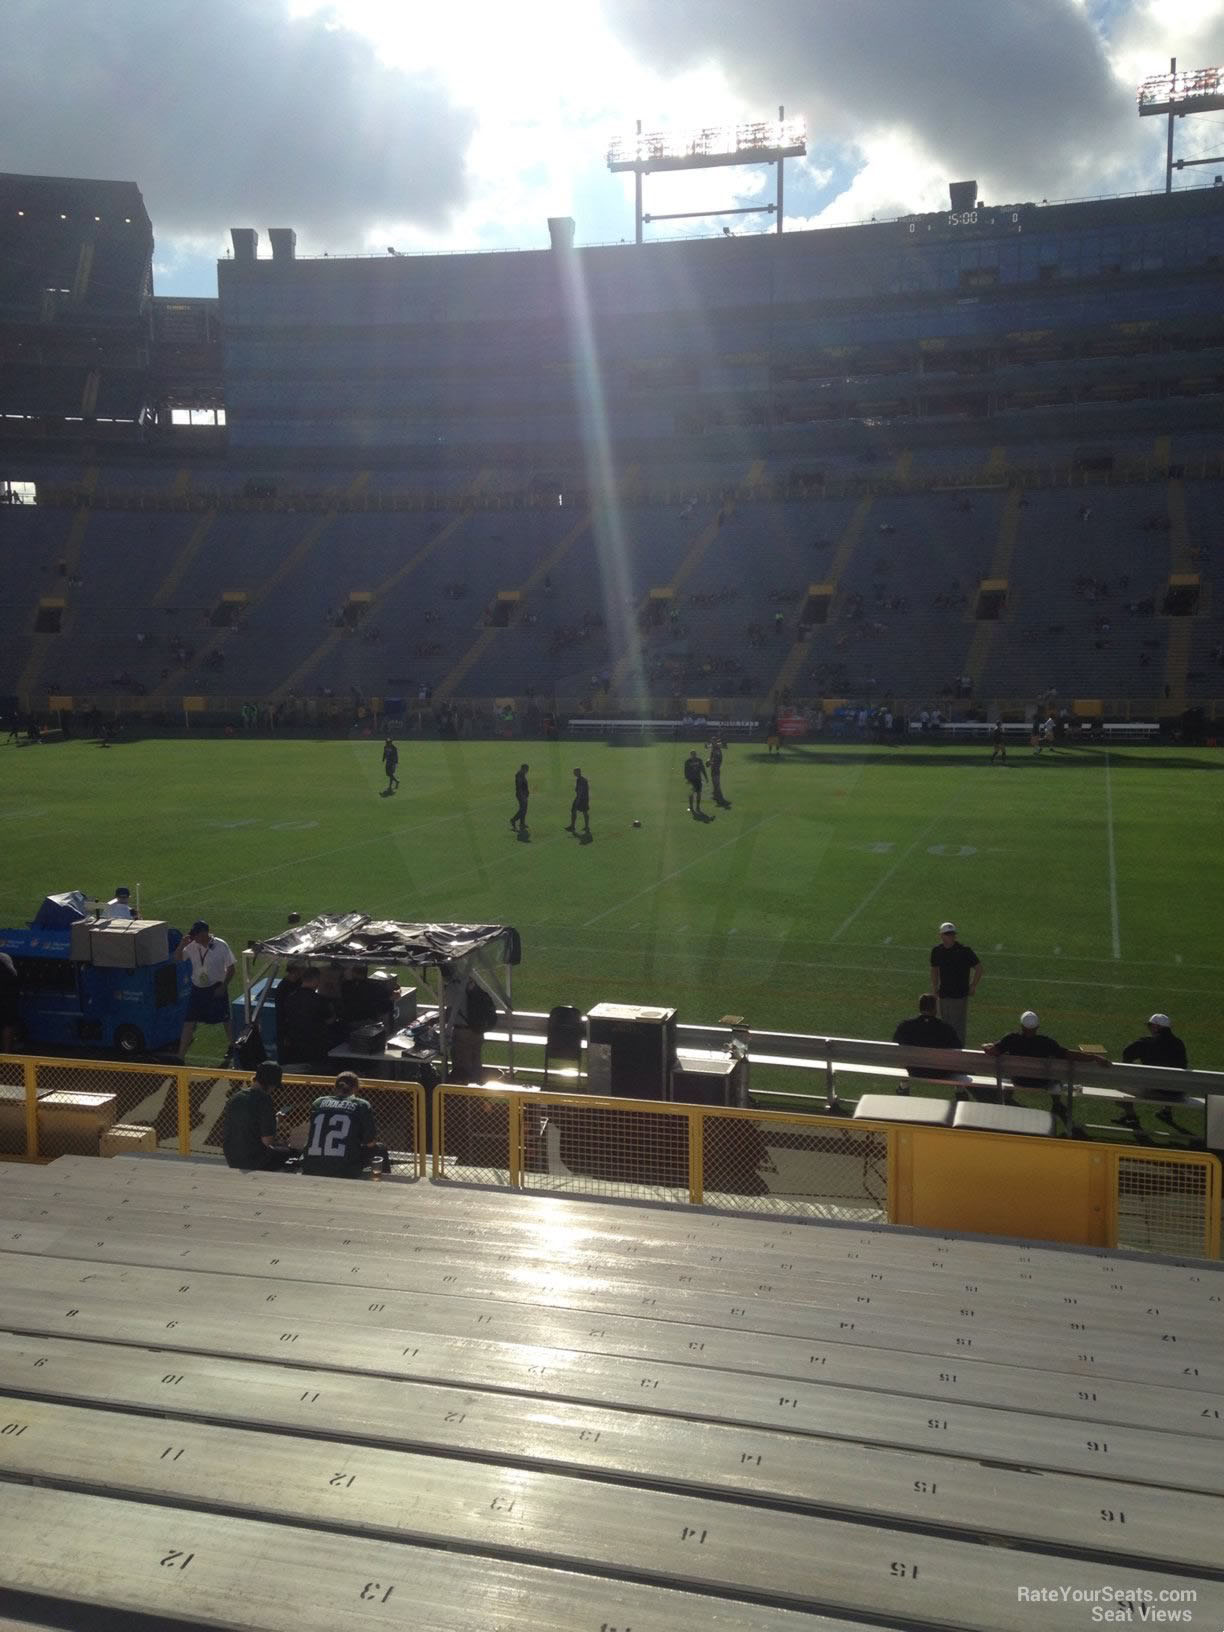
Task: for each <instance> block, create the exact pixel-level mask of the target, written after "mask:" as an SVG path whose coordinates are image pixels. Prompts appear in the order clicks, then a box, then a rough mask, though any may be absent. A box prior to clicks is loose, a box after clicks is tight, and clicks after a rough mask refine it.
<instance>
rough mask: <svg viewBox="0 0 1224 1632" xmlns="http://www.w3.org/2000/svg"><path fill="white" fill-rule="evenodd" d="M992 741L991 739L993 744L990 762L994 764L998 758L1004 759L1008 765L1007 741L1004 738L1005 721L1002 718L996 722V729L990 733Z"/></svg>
mask: <svg viewBox="0 0 1224 1632" xmlns="http://www.w3.org/2000/svg"><path fill="white" fill-rule="evenodd" d="M990 741H991V744H992V746H991V750H990V763H991V764H992V765H993V764H994V762H995V760H996V759H1001V760H1002V761H1003V763H1004V765H1006V764H1007V743H1006V742H1005V741H1004V739H1003V721H1002V720H999V721H997V722H996V724H995V728H994V730H993V731H992V732H991V733H990Z"/></svg>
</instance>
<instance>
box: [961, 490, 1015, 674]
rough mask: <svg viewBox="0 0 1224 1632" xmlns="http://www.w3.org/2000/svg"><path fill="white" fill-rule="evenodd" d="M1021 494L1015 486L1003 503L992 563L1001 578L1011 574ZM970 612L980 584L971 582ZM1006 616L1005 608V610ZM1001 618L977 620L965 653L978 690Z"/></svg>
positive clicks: (966, 665) (965, 668)
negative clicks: (990, 620) (987, 620)
mask: <svg viewBox="0 0 1224 1632" xmlns="http://www.w3.org/2000/svg"><path fill="white" fill-rule="evenodd" d="M1022 496H1023V495H1022V494H1021V491H1020V489H1019V488H1012V489H1011V491H1010V492H1009V493H1008V495H1007V498H1006V500H1005V501H1004V505H1003V514H1002V516H1001V518H1000V520H999V536H998V539H997V540H996V542H995V552H994V556H993V557H992V559H991V563H990V573H989V576H990V577H991V578H1000V579H1002V580H1004V582H1007V581H1009V580H1010V577H1011V565H1012V557H1013V556H1014V555H1015V553H1016V541H1017V539H1018V538H1019V536H1020V500H1021V498H1022ZM969 602H970V604H969V608H968V610H969V616H970V617H972V616H973V614H974V611H975V609H976V602H977V586H976V585H970V589H969ZM1004 617H1006V609H1005V611H1004ZM1001 621H1002V619H1000V620H998V621H992V622H986V621H981V622H978V623H977V624H976V625H975V627H974V631H973V637H972V639H971V640H970V642H969V651H968V654H967V655H966V657H965V662H964V666H963V667H962V669H961V671H960V672H961V673H962V674H964V675H967V676H968V678H969V680H970V682H971V683H972V686H973V689H974V691H975V692H977V691H978V689H979V688H980V686H981V683H982V675H983V672H984V670H985V668H986V659H987V657H988V656H989V655H990V648H991V646H992V645H993V643H994V637H995V633H996V631H997V630H998V628H999V623H1000V622H1001Z"/></svg>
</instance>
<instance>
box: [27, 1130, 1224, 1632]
mask: <svg viewBox="0 0 1224 1632" xmlns="http://www.w3.org/2000/svg"><path fill="white" fill-rule="evenodd" d="M4 1178H5V1184H4V1189H3V1195H2V1201H0V1254H2V1256H0V1275H2V1277H3V1280H2V1282H0V1284H2V1285H3V1288H4V1295H3V1298H2V1299H0V1490H2V1491H3V1492H4V1495H3V1496H2V1497H0V1511H2V1513H3V1534H4V1544H3V1546H2V1547H0V1625H2V1624H3V1618H4V1617H5V1616H6V1615H8V1616H11V1617H13V1618H14V1619H15V1620H16V1621H17V1623H18V1624H19V1625H29V1626H34V1627H39V1626H42V1625H44V1624H48V1625H49V1624H54V1625H56V1626H59V1627H63V1626H68V1625H71V1626H72V1627H73V1628H74V1629H75V1632H92V1628H93V1627H94V1626H95V1625H97V1626H101V1625H106V1626H117V1625H119V1624H121V1622H122V1617H123V1615H125V1614H126V1615H128V1616H129V1617H131V1622H132V1624H134V1625H136V1624H138V1625H140V1626H145V1625H150V1626H152V1625H158V1626H160V1625H163V1624H171V1623H175V1624H177V1623H182V1622H187V1623H190V1624H195V1625H200V1624H206V1625H209V1626H211V1627H219V1628H232V1629H237V1628H243V1629H247V1632H265V1629H266V1632H281V1629H285V1632H288V1629H293V1632H323V1629H325V1628H326V1629H328V1632H330V1629H332V1628H334V1627H337V1626H344V1627H346V1628H347V1627H357V1628H365V1627H369V1628H371V1629H373V1628H389V1627H391V1626H405V1625H423V1626H424V1625H427V1626H446V1627H455V1628H459V1627H471V1628H476V1627H481V1628H483V1627H488V1626H493V1625H497V1626H499V1627H503V1628H506V1629H507V1632H519V1629H522V1632H526V1629H527V1628H528V1627H534V1628H541V1629H543V1632H583V1629H587V1628H590V1632H596V1629H598V1628H601V1627H602V1628H604V1629H606V1632H611V1629H612V1628H616V1629H618V1632H627V1629H628V1628H634V1629H637V1632H640V1629H642V1628H658V1629H667V1632H688V1629H690V1628H692V1629H693V1632H696V1629H697V1628H699V1627H700V1628H702V1629H711V1632H740V1629H752V1632H788V1629H789V1632H850V1628H851V1626H855V1627H862V1626H863V1625H871V1626H875V1627H884V1628H901V1627H917V1628H923V1629H926V1628H932V1627H936V1626H939V1627H950V1626H961V1627H974V1628H978V1629H983V1632H985V1629H992V1628H1006V1629H1008V1632H1022V1629H1025V1632H1027V1629H1028V1628H1031V1627H1032V1626H1034V1625H1040V1626H1041V1627H1042V1628H1043V1629H1046V1628H1049V1629H1052V1632H1063V1629H1068V1632H1069V1629H1072V1628H1076V1629H1078V1628H1079V1627H1081V1626H1083V1625H1084V1624H1086V1615H1085V1606H1084V1602H1083V1601H1076V1595H1077V1594H1078V1593H1080V1592H1085V1591H1088V1590H1090V1589H1092V1588H1094V1587H1099V1585H1100V1584H1101V1582H1102V1581H1111V1582H1112V1581H1115V1580H1123V1579H1124V1581H1125V1585H1126V1586H1127V1588H1129V1589H1131V1590H1133V1591H1135V1592H1137V1593H1138V1592H1144V1593H1146V1592H1150V1593H1152V1594H1153V1595H1154V1596H1153V1599H1152V1601H1153V1602H1159V1601H1160V1600H1159V1598H1158V1597H1157V1596H1155V1595H1159V1594H1160V1593H1166V1594H1167V1593H1170V1592H1174V1591H1179V1590H1180V1591H1182V1592H1187V1591H1193V1592H1194V1593H1195V1594H1196V1598H1195V1599H1194V1600H1190V1599H1187V1598H1183V1599H1182V1600H1181V1602H1182V1603H1183V1604H1184V1603H1192V1606H1193V1610H1194V1624H1198V1622H1199V1620H1200V1619H1202V1621H1203V1624H1204V1625H1220V1624H1224V1584H1222V1582H1221V1575H1220V1569H1219V1513H1220V1508H1221V1498H1224V1456H1222V1455H1221V1447H1222V1445H1224V1420H1221V1417H1220V1416H1219V1415H1217V1414H1216V1413H1217V1412H1219V1410H1220V1399H1221V1394H1222V1393H1224V1359H1221V1354H1222V1352H1224V1351H1222V1348H1221V1343H1220V1338H1221V1336H1222V1335H1224V1305H1221V1304H1220V1303H1219V1302H1218V1301H1216V1300H1217V1299H1218V1297H1219V1296H1220V1292H1221V1290H1224V1271H1222V1270H1221V1267H1220V1266H1219V1265H1215V1264H1211V1263H1206V1262H1195V1263H1193V1264H1176V1263H1173V1262H1170V1261H1164V1260H1155V1259H1153V1260H1150V1261H1149V1260H1143V1259H1139V1258H1138V1257H1136V1256H1133V1255H1131V1256H1128V1255H1124V1254H1117V1253H1113V1254H1110V1253H1104V1252H1078V1251H1069V1250H1066V1249H1058V1248H1052V1247H1047V1246H1040V1245H1033V1244H1024V1243H1012V1242H990V1243H987V1242H983V1241H976V1240H970V1239H967V1238H954V1237H948V1236H942V1235H928V1234H924V1233H921V1232H917V1231H911V1232H900V1231H895V1230H888V1229H873V1228H868V1227H861V1226H853V1227H851V1226H827V1225H815V1224H812V1223H809V1222H805V1221H803V1220H801V1219H790V1218H778V1217H770V1218H768V1219H751V1218H744V1217H737V1216H735V1215H733V1214H723V1215H717V1214H706V1213H704V1212H702V1211H698V1210H692V1209H683V1210H676V1209H668V1208H658V1207H647V1206H641V1205H634V1206H627V1207H620V1206H616V1205H612V1204H608V1203H602V1202H598V1201H582V1200H569V1199H562V1198H558V1197H547V1198H536V1197H532V1196H529V1195H522V1194H515V1193H510V1192H501V1193H490V1192H487V1191H482V1190H478V1189H462V1188H447V1187H444V1186H415V1187H412V1188H407V1187H405V1188H402V1189H400V1188H395V1187H390V1186H386V1185H381V1186H375V1185H344V1186H337V1185H328V1184H324V1183H318V1182H314V1183H312V1182H311V1181H309V1180H306V1179H302V1178H297V1177H292V1176H289V1175H284V1174H274V1175H269V1174H243V1173H239V1172H236V1171H232V1170H229V1169H226V1168H223V1167H221V1166H220V1165H219V1164H214V1165H213V1166H212V1167H204V1166H200V1165H195V1166H184V1167H178V1166H176V1165H175V1164H173V1163H170V1162H159V1161H148V1160H146V1159H143V1158H140V1157H123V1156H120V1157H117V1158H115V1159H114V1160H112V1161H105V1162H104V1161H99V1160H97V1159H96V1158H95V1159H88V1158H83V1157H70V1158H64V1159H62V1160H60V1161H58V1162H56V1163H54V1164H52V1165H51V1166H49V1167H47V1168H43V1169H38V1168H33V1167H29V1168H27V1167H23V1166H18V1165H10V1166H8V1167H6V1168H5V1170H4ZM1154 1311H1158V1313H1154ZM6 1424H7V1426H5V1425H6ZM1123 1515H1124V1516H1125V1517H1124V1518H1123ZM66 1538H68V1539H67V1540H66ZM66 1548H67V1549H68V1550H69V1552H70V1557H69V1558H67V1559H66V1557H65V1551H66ZM1041 1585H1054V1586H1056V1587H1058V1588H1059V1589H1062V1588H1066V1589H1068V1593H1067V1597H1066V1598H1065V1599H1064V1598H1063V1597H1062V1595H1061V1592H1060V1594H1059V1597H1058V1600H1057V1601H1055V1602H1048V1603H1047V1602H1042V1603H1040V1604H1036V1605H1035V1604H1034V1602H1032V1601H1029V1600H1028V1599H1026V1597H1025V1593H1026V1592H1028V1591H1031V1590H1032V1589H1033V1588H1034V1587H1037V1586H1041ZM1164 1602H1166V1603H1167V1602H1170V1600H1169V1599H1168V1598H1166V1599H1165V1600H1164ZM65 1604H67V1606H68V1607H67V1608H65ZM40 1606H41V1609H40ZM40 1613H42V1618H41V1619H40ZM95 1616H96V1619H95ZM23 1617H24V1620H23ZM107 1617H109V1619H108V1618H107ZM146 1617H147V1619H146Z"/></svg>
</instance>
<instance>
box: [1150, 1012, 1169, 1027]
mask: <svg viewBox="0 0 1224 1632" xmlns="http://www.w3.org/2000/svg"><path fill="white" fill-rule="evenodd" d="M1148 1025H1149V1026H1164V1028H1165V1030H1166V1031H1171V1030H1172V1029H1173V1022H1172V1020H1170V1019H1169V1017H1168V1015H1167V1014H1153V1015H1150V1016H1149V1017H1148Z"/></svg>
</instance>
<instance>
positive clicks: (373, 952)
mask: <svg viewBox="0 0 1224 1632" xmlns="http://www.w3.org/2000/svg"><path fill="white" fill-rule="evenodd" d="M250 950H251V951H252V952H253V953H254V954H255V955H256V957H267V958H292V959H294V961H295V962H303V963H306V962H309V961H310V960H311V959H317V960H318V961H320V962H323V963H398V964H406V965H408V966H410V967H412V968H416V969H427V968H430V967H433V966H436V965H438V964H443V963H459V962H461V961H462V960H463V959H464V958H467V957H469V956H470V955H471V954H472V953H473V952H478V951H482V952H484V954H485V956H484V958H483V959H482V960H481V961H482V962H488V963H502V964H516V963H519V962H521V961H522V945H521V943H520V941H519V934H518V930H517V929H511V928H509V926H508V925H505V924H401V923H398V922H396V921H395V920H394V919H391V918H369V917H367V916H366V914H365V913H362V912H326V913H323V914H322V916H321V917H318V918H312V919H311V920H310V922H309V923H306V924H291V925H290V927H289V928H288V929H285V930H282V931H281V933H280V934H279V935H272V936H270V937H269V938H268V939H267V940H266V941H252V942H251V945H250Z"/></svg>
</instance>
